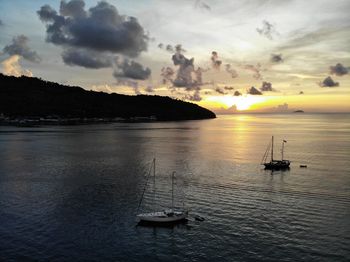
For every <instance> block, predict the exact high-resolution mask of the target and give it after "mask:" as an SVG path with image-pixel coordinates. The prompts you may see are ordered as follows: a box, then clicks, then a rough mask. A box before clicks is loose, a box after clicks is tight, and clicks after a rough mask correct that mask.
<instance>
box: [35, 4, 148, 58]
mask: <svg viewBox="0 0 350 262" xmlns="http://www.w3.org/2000/svg"><path fill="white" fill-rule="evenodd" d="M37 13H38V15H39V17H40V19H41V20H42V21H43V22H45V23H46V25H47V27H46V33H47V37H46V40H47V41H48V42H51V43H53V44H56V45H62V46H65V47H80V48H88V49H92V50H95V51H108V52H111V53H118V54H123V55H126V56H130V57H136V56H138V55H139V54H140V53H141V52H142V51H146V50H147V45H148V41H149V37H148V36H147V35H146V33H145V31H144V29H143V27H142V26H141V25H140V24H139V22H138V20H137V19H136V18H134V17H128V16H123V15H120V14H119V13H118V10H117V9H116V8H115V7H114V6H113V5H110V4H109V3H107V2H99V3H98V4H97V5H96V6H95V7H92V8H90V9H89V10H88V11H85V10H84V2H83V1H81V0H72V1H69V2H65V1H62V2H61V7H60V13H59V14H58V13H57V12H56V11H55V10H54V9H53V8H52V7H50V6H49V5H44V6H42V7H41V8H40V10H39V11H38V12H37Z"/></svg>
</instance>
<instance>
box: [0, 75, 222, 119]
mask: <svg viewBox="0 0 350 262" xmlns="http://www.w3.org/2000/svg"><path fill="white" fill-rule="evenodd" d="M0 114H4V115H5V116H8V117H47V116H57V117H62V118H67V117H77V118H96V117H101V118H115V117H121V118H125V119H130V118H133V117H151V116H153V117H156V119H157V120H162V121H166V120H193V119H208V118H215V117H216V116H215V114H214V113H213V112H211V111H210V110H208V109H205V108H203V107H200V106H198V105H196V104H193V103H189V102H184V101H181V100H176V99H172V98H170V97H162V96H156V95H154V96H149V95H137V96H128V95H120V94H114V93H113V94H107V93H103V92H95V91H87V90H85V89H83V88H81V87H76V86H65V85H60V84H58V83H54V82H49V81H44V80H41V79H38V78H34V77H26V76H21V77H14V76H6V75H3V74H0Z"/></svg>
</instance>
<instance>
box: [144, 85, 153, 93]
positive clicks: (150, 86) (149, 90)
mask: <svg viewBox="0 0 350 262" xmlns="http://www.w3.org/2000/svg"><path fill="white" fill-rule="evenodd" d="M145 91H146V92H147V93H153V92H154V88H153V86H152V85H148V86H146V88H145Z"/></svg>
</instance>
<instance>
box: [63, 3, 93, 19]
mask: <svg viewBox="0 0 350 262" xmlns="http://www.w3.org/2000/svg"><path fill="white" fill-rule="evenodd" d="M84 8H85V2H84V1H83V0H71V1H69V2H68V3H67V2H66V1H61V5H60V14H61V15H63V16H69V17H74V18H85V17H86V16H87V13H86V12H85V10H84Z"/></svg>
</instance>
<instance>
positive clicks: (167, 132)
mask: <svg viewBox="0 0 350 262" xmlns="http://www.w3.org/2000/svg"><path fill="white" fill-rule="evenodd" d="M272 134H274V135H275V140H276V141H278V144H277V145H276V151H277V152H276V153H279V148H280V143H279V142H280V141H281V140H282V139H286V140H288V143H287V145H286V153H285V157H286V158H287V159H290V160H292V165H291V169H290V171H285V172H274V173H273V174H271V172H269V171H264V170H262V168H261V166H260V165H259V163H260V161H261V157H262V155H263V153H264V151H265V149H266V146H267V144H268V142H269V140H270V137H271V135H272ZM153 157H156V158H157V180H156V191H157V194H156V196H155V198H156V204H157V205H160V206H167V205H168V204H170V201H171V200H170V195H171V194H170V188H171V184H170V182H171V181H170V174H171V172H172V171H173V170H176V171H177V178H176V186H175V188H176V190H175V196H176V203H177V205H180V206H181V205H182V204H183V202H185V205H186V206H187V207H189V208H190V209H191V214H192V215H194V214H197V215H200V216H202V217H204V218H205V219H206V220H205V221H204V222H198V221H194V219H193V216H191V217H190V221H189V222H188V223H187V224H186V225H179V226H176V227H174V228H152V227H136V226H135V225H136V222H135V213H136V209H137V205H138V202H139V198H140V195H141V193H142V190H143V186H144V183H145V177H146V174H147V171H148V168H149V164H150V162H151V160H152V158H153ZM300 164H306V165H308V168H307V169H302V168H299V165H300ZM152 192H153V185H152V184H150V186H149V187H148V188H147V191H146V197H145V203H144V205H143V209H144V210H145V211H146V210H150V208H151V206H152V205H153V204H155V203H154V202H153V199H154V198H153V193H152ZM349 259H350V115H345V114H342V115H340V114H339V115H335V114H315V115H311V114H310V115H309V114H294V115H236V116H229V117H219V118H218V119H215V120H204V121H187V122H169V123H140V124H107V125H90V126H65V127H39V128H16V127H0V260H1V261H11V260H20V261H22V260H26V261H27V260H33V261H34V260H35V261H37V260H39V261H44V260H45V261H48V260H49V261H67V260H71V261H79V260H90V261H101V260H104V261H108V260H113V261H141V260H142V261H156V260H158V261H349Z"/></svg>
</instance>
